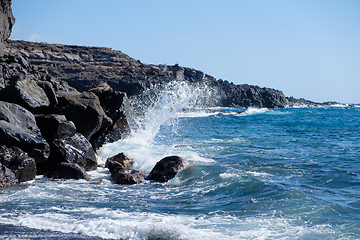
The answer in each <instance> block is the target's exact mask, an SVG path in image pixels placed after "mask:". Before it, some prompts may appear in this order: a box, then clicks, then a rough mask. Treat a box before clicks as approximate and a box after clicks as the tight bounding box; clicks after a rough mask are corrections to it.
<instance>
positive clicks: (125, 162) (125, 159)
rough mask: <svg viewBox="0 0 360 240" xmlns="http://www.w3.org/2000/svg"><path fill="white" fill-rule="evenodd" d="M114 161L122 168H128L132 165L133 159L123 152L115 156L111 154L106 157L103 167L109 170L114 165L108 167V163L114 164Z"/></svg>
mask: <svg viewBox="0 0 360 240" xmlns="http://www.w3.org/2000/svg"><path fill="white" fill-rule="evenodd" d="M115 163H116V164H117V163H119V164H121V166H123V167H124V168H130V167H132V166H133V164H134V160H133V159H132V158H131V157H129V156H127V155H126V154H124V153H119V154H117V155H115V156H112V157H109V158H108V159H106V163H105V167H107V168H109V170H110V172H111V171H112V169H113V168H114V167H113V166H112V167H111V166H110V167H109V165H111V164H114V165H115Z"/></svg>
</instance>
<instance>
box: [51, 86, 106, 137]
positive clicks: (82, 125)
mask: <svg viewBox="0 0 360 240" xmlns="http://www.w3.org/2000/svg"><path fill="white" fill-rule="evenodd" d="M58 100H59V108H60V112H61V113H62V114H64V115H65V116H66V118H67V119H68V120H70V121H72V122H74V124H75V126H76V129H77V131H78V132H80V133H82V134H83V135H84V136H85V137H86V138H87V139H90V138H91V136H92V135H94V134H95V133H96V132H97V131H98V130H100V128H101V127H102V126H103V124H105V126H109V125H111V124H112V121H111V120H110V119H109V118H108V117H105V112H104V110H103V109H102V107H101V105H100V101H99V98H98V97H97V96H96V95H95V94H94V93H91V92H84V93H82V94H80V95H65V96H62V97H59V98H58Z"/></svg>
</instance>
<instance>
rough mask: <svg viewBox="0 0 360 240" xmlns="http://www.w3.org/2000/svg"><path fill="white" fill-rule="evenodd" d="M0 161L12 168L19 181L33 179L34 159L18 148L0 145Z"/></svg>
mask: <svg viewBox="0 0 360 240" xmlns="http://www.w3.org/2000/svg"><path fill="white" fill-rule="evenodd" d="M0 162H1V163H2V164H3V165H5V166H6V167H8V168H9V169H10V170H12V171H13V172H14V174H15V177H16V179H17V180H18V182H19V183H21V182H25V181H30V180H33V179H35V176H36V172H37V171H36V163H35V159H34V158H31V157H29V156H28V154H27V153H26V152H24V151H22V150H21V149H20V148H17V147H14V146H5V145H3V146H1V147H0Z"/></svg>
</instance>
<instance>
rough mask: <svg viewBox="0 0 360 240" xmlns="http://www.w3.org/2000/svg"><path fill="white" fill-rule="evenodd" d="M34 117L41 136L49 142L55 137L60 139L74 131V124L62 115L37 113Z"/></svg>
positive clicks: (72, 133)
mask: <svg viewBox="0 0 360 240" xmlns="http://www.w3.org/2000/svg"><path fill="white" fill-rule="evenodd" d="M35 118H36V122H37V125H38V126H39V128H40V130H41V134H42V136H43V137H44V138H45V139H46V141H47V142H49V143H51V142H53V141H54V140H55V139H62V138H65V137H69V136H72V135H74V134H75V133H76V127H75V124H74V123H73V122H72V121H68V120H67V119H66V117H65V116H64V115H58V114H38V115H35Z"/></svg>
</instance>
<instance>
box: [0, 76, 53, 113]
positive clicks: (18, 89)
mask: <svg viewBox="0 0 360 240" xmlns="http://www.w3.org/2000/svg"><path fill="white" fill-rule="evenodd" d="M0 93H1V97H0V100H2V101H7V102H12V103H16V104H18V105H20V106H23V107H24V108H26V109H28V110H30V111H31V112H33V113H36V112H40V111H42V110H44V109H46V108H47V107H49V106H50V101H49V99H48V98H47V96H46V93H45V91H44V90H43V89H42V88H41V87H39V86H38V85H37V84H36V82H35V81H34V80H31V79H23V80H21V79H17V80H16V81H13V84H11V85H10V86H9V87H7V88H4V89H3V90H2V91H1V92H0Z"/></svg>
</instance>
